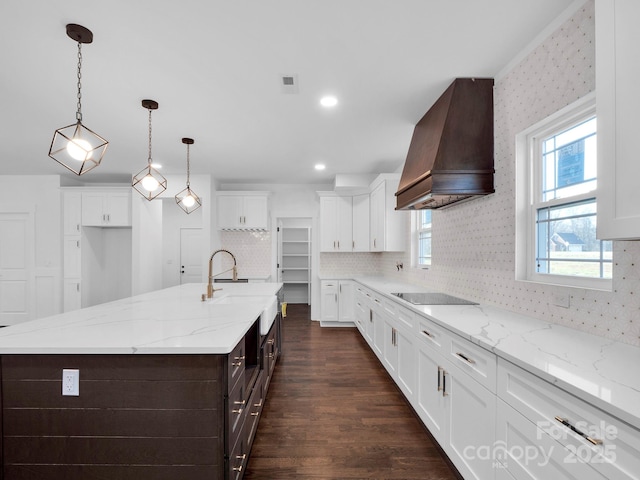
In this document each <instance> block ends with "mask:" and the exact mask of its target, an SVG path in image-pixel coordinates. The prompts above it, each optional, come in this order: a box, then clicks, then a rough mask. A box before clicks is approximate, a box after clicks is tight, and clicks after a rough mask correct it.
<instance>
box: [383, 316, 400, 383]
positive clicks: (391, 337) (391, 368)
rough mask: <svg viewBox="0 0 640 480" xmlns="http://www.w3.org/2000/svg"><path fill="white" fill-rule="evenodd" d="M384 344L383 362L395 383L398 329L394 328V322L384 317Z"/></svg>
mask: <svg viewBox="0 0 640 480" xmlns="http://www.w3.org/2000/svg"><path fill="white" fill-rule="evenodd" d="M383 324H384V327H383V328H384V345H383V347H382V353H383V362H382V363H383V364H384V367H385V368H386V369H387V372H389V375H391V378H393V379H394V380H395V381H396V383H398V381H397V377H398V346H397V342H396V335H397V332H398V330H397V329H396V328H395V324H394V322H392V321H391V320H390V319H388V318H384V320H383Z"/></svg>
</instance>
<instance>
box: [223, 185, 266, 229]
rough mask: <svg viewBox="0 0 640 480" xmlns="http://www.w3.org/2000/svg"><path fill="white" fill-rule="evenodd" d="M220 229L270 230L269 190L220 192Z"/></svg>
mask: <svg viewBox="0 0 640 480" xmlns="http://www.w3.org/2000/svg"><path fill="white" fill-rule="evenodd" d="M216 198H217V203H218V229H219V230H269V192H257V191H256V192H251V191H247V192H231V191H229V192H218V193H217V195H216Z"/></svg>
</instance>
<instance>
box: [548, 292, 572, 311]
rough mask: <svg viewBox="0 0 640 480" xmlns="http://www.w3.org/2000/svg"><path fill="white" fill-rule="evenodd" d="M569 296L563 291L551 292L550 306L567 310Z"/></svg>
mask: <svg viewBox="0 0 640 480" xmlns="http://www.w3.org/2000/svg"><path fill="white" fill-rule="evenodd" d="M569 303H570V296H569V294H568V293H566V292H563V291H558V292H553V293H552V294H551V304H552V305H555V306H556V307H562V308H569Z"/></svg>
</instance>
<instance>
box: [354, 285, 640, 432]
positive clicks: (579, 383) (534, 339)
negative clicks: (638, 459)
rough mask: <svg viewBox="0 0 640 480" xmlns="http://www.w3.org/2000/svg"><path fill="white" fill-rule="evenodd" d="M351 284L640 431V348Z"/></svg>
mask: <svg viewBox="0 0 640 480" xmlns="http://www.w3.org/2000/svg"><path fill="white" fill-rule="evenodd" d="M355 280H357V281H358V282H359V283H361V284H362V285H364V286H365V287H368V288H370V289H372V290H374V291H376V292H378V293H380V294H382V295H384V296H385V297H387V298H390V299H392V300H394V301H396V302H397V303H398V304H400V305H402V306H404V307H406V308H409V309H411V310H413V311H415V312H417V313H419V314H421V315H423V316H425V317H427V318H429V319H431V320H433V321H434V322H435V323H437V324H439V325H441V326H443V327H445V328H447V329H448V330H450V331H452V332H454V333H456V334H458V335H460V336H462V337H464V338H466V339H467V340H470V341H471V342H473V343H475V344H477V345H479V346H481V347H483V348H485V349H487V350H490V351H492V352H494V353H495V354H496V355H498V356H499V357H502V358H504V359H506V360H508V361H510V362H512V363H514V364H516V365H518V366H519V367H521V368H523V369H525V370H527V371H529V372H531V373H533V374H534V375H537V376H539V377H541V378H543V379H544V380H547V381H548V382H551V383H553V384H555V385H557V386H558V387H560V388H562V389H563V390H565V391H567V392H569V393H571V394H573V395H575V396H577V397H578V398H581V399H583V400H585V401H587V402H589V403H591V404H593V405H595V406H597V407H599V408H600V409H602V410H604V411H605V412H608V413H609V414H611V415H614V416H615V417H617V418H619V419H621V420H624V421H625V422H627V423H629V424H631V425H633V426H634V427H636V428H640V374H638V366H639V365H640V348H638V347H634V346H632V345H628V344H624V343H620V342H617V341H614V340H609V339H607V338H604V337H599V336H596V335H591V334H588V333H584V332H580V331H578V330H575V329H571V328H568V327H564V326H561V325H556V324H552V323H548V322H544V321H542V320H538V319H535V318H532V317H528V316H526V315H521V314H518V313H514V312H509V311H507V310H503V309H500V308H496V307H492V306H488V305H482V304H480V305H412V304H411V303H409V302H406V301H404V300H400V299H398V298H397V297H395V296H393V295H391V293H392V292H393V293H397V292H424V291H428V290H427V289H426V288H424V287H419V286H416V285H409V284H402V283H397V282H393V281H389V280H388V279H385V278H383V277H356V278H355ZM442 293H447V292H442Z"/></svg>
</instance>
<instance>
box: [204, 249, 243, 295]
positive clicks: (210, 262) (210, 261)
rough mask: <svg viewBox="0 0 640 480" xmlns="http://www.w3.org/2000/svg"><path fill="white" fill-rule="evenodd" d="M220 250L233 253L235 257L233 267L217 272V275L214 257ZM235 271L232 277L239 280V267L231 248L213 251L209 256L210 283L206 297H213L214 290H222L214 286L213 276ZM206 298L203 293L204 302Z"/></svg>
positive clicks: (232, 256)
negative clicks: (214, 267) (214, 270)
mask: <svg viewBox="0 0 640 480" xmlns="http://www.w3.org/2000/svg"><path fill="white" fill-rule="evenodd" d="M220 252H225V253H228V254H229V255H231V258H233V267H231V268H230V269H228V270H224V271H222V272H220V273H216V274H215V275H214V274H213V257H215V256H216V254H217V253H220ZM229 271H231V272H233V273H232V279H233V281H234V282H235V281H237V280H238V268H237V263H236V257H235V256H234V255H233V253H231V252H230V251H229V250H225V249H224V248H221V249H220V250H216V251H215V252H213V253H212V254H211V258H209V283H208V284H207V293H206V298H213V292H215V291H216V290H222V289H221V288H213V277H217V276H218V275H222V274H223V273H227V272H229ZM204 300H205V295H204V294H203V295H202V301H203V302H204Z"/></svg>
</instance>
